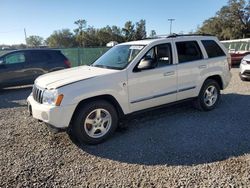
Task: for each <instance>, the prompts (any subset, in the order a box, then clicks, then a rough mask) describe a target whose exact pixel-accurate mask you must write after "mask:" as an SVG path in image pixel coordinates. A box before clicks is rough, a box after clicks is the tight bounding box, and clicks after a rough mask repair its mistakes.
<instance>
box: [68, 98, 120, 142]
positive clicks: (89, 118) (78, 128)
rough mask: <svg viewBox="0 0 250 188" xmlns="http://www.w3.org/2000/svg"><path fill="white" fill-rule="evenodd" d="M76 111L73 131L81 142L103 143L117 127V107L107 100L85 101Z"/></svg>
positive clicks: (73, 134) (74, 135)
mask: <svg viewBox="0 0 250 188" xmlns="http://www.w3.org/2000/svg"><path fill="white" fill-rule="evenodd" d="M75 113H76V114H75V115H74V118H73V124H72V126H71V133H72V136H73V137H74V138H76V140H77V141H78V142H79V143H80V144H82V143H87V144H99V143H102V142H103V141H105V140H106V139H108V138H109V137H110V136H111V135H112V134H113V133H114V131H115V130H116V128H117V124H118V116H117V112H116V109H115V108H114V106H113V105H111V104H110V103H109V102H107V101H104V100H98V101H92V102H88V103H84V104H83V105H81V107H80V108H79V109H78V110H77V111H76V112H75Z"/></svg>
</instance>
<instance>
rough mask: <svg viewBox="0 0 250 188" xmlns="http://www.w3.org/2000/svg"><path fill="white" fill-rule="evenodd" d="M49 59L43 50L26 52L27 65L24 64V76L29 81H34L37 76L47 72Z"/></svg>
mask: <svg viewBox="0 0 250 188" xmlns="http://www.w3.org/2000/svg"><path fill="white" fill-rule="evenodd" d="M49 60H50V57H49V55H48V53H47V52H46V51H45V50H32V51H29V52H28V63H27V64H26V67H25V68H26V74H27V76H28V77H29V79H30V80H32V81H34V80H35V79H36V78H37V77H38V76H40V75H42V74H45V73H47V72H48V64H49Z"/></svg>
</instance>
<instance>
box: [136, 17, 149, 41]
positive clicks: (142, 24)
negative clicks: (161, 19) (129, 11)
mask: <svg viewBox="0 0 250 188" xmlns="http://www.w3.org/2000/svg"><path fill="white" fill-rule="evenodd" d="M146 36H147V32H146V20H140V21H139V22H136V29H135V40H141V39H144V38H146Z"/></svg>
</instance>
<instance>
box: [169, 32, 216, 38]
mask: <svg viewBox="0 0 250 188" xmlns="http://www.w3.org/2000/svg"><path fill="white" fill-rule="evenodd" d="M188 36H190V37H192V36H213V35H211V34H205V33H200V34H176V33H173V34H171V35H168V36H167V37H166V38H175V37H188Z"/></svg>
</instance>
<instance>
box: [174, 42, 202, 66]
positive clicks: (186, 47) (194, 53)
mask: <svg viewBox="0 0 250 188" xmlns="http://www.w3.org/2000/svg"><path fill="white" fill-rule="evenodd" d="M176 47H177V53H178V59H179V63H185V62H189V61H195V60H199V59H203V56H202V53H201V49H200V47H199V45H198V43H197V42H196V41H185V42H176Z"/></svg>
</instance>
